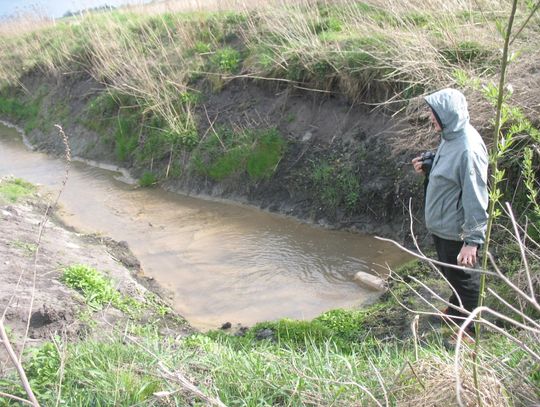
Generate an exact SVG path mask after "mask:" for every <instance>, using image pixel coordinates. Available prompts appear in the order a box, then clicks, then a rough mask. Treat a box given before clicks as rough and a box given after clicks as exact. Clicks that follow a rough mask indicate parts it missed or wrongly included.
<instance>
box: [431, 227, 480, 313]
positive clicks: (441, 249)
mask: <svg viewBox="0 0 540 407" xmlns="http://www.w3.org/2000/svg"><path fill="white" fill-rule="evenodd" d="M433 239H434V241H435V249H436V250H437V256H438V257H439V260H440V261H442V262H443V263H448V264H454V265H457V256H458V254H459V252H460V250H461V248H462V247H463V242H457V241H454V240H447V239H442V238H440V237H438V236H435V235H433ZM439 269H440V270H441V272H442V273H443V275H444V276H445V277H446V279H447V280H448V281H449V282H450V284H451V285H452V287H454V290H455V291H456V293H457V294H458V295H459V298H461V302H462V304H463V307H464V308H465V309H466V310H467V311H472V310H473V309H475V308H476V307H477V305H478V297H479V294H480V273H475V272H471V271H465V270H459V269H455V268H452V267H443V266H439ZM456 293H454V292H453V293H452V295H451V296H450V303H451V304H453V305H456V306H459V300H458V298H457V297H456ZM448 314H449V315H454V316H458V317H463V316H464V315H462V314H461V313H460V312H459V311H457V310H455V309H452V308H449V309H448Z"/></svg>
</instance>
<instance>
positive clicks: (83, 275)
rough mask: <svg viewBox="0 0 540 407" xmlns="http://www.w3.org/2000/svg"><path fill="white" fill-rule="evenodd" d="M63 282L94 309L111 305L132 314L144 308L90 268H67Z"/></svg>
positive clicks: (79, 265) (77, 266) (77, 265)
mask: <svg viewBox="0 0 540 407" xmlns="http://www.w3.org/2000/svg"><path fill="white" fill-rule="evenodd" d="M62 281H63V282H64V284H66V285H67V286H68V287H71V288H73V289H75V290H77V291H79V292H80V293H81V294H82V296H83V297H84V299H85V301H86V303H87V304H88V305H89V306H90V307H91V308H92V309H101V308H103V306H105V305H108V304H110V305H113V306H114V307H116V308H118V309H119V310H121V311H124V312H126V313H128V314H131V313H133V312H134V311H137V310H139V309H141V307H142V305H141V304H140V303H138V302H137V301H135V300H134V299H132V298H130V297H126V296H124V295H122V294H120V293H119V292H118V290H116V288H114V286H113V283H112V281H111V280H110V279H108V278H106V277H105V276H104V275H103V274H102V273H100V272H99V271H97V270H96V269H94V268H92V267H89V266H85V265H82V264H76V265H72V266H69V267H66V268H65V269H64V271H63V274H62Z"/></svg>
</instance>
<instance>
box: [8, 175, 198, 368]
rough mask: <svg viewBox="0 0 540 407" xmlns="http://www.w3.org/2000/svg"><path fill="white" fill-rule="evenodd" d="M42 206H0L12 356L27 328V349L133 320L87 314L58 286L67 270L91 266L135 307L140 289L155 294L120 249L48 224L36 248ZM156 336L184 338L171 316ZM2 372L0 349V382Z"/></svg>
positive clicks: (106, 312) (33, 202)
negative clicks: (111, 282)
mask: <svg viewBox="0 0 540 407" xmlns="http://www.w3.org/2000/svg"><path fill="white" fill-rule="evenodd" d="M0 182H2V180H1V179H0ZM46 200H47V199H46V198H44V197H42V196H40V195H35V196H32V197H31V198H28V199H24V200H21V201H19V202H17V203H14V204H6V203H3V202H2V200H0V281H1V282H2V283H1V284H0V313H2V314H4V313H5V325H6V328H7V331H8V334H9V336H10V339H11V341H12V342H13V345H14V347H15V348H16V349H20V347H21V344H22V341H23V338H24V335H25V331H26V329H27V325H28V327H29V330H28V339H27V346H36V345H39V344H41V343H43V342H45V341H48V340H51V338H52V336H53V335H60V336H63V337H64V338H65V339H66V340H68V341H73V340H77V339H78V338H83V337H88V336H89V335H93V336H104V335H107V333H108V332H110V331H112V330H113V329H115V328H116V329H119V328H121V327H122V325H125V324H126V323H128V321H132V320H133V316H131V317H128V316H127V315H125V314H124V313H122V312H121V311H119V310H118V309H116V308H113V307H112V306H109V307H104V309H103V310H100V311H92V310H90V309H89V308H88V306H87V305H86V304H85V302H84V299H83V297H82V296H81V295H80V294H79V293H78V292H76V291H75V290H73V289H71V288H68V287H67V286H66V285H64V284H63V283H62V282H61V280H60V277H61V275H62V273H63V269H64V268H65V267H67V266H70V265H74V264H84V265H87V266H90V267H93V268H95V269H97V270H98V271H100V272H102V273H103V274H105V275H106V276H108V277H110V278H111V279H112V281H113V282H114V285H115V287H116V288H117V289H118V290H119V291H120V293H121V294H123V295H125V296H129V297H132V298H134V299H136V300H138V301H141V302H145V301H147V297H148V292H149V290H148V288H150V289H151V291H157V287H153V283H152V281H151V280H148V279H146V278H144V277H142V276H141V270H140V265H139V262H138V261H137V259H136V258H134V257H133V255H132V254H131V252H130V251H129V248H128V247H127V245H126V244H125V243H123V242H114V241H112V240H111V239H108V238H103V237H99V236H89V235H81V234H78V233H76V232H75V231H72V230H69V228H67V227H66V226H64V225H62V224H61V223H60V222H59V221H57V220H54V219H49V220H48V221H47V222H46V224H45V227H44V228H43V233H42V239H41V242H40V244H39V247H38V244H37V243H38V236H39V229H40V225H41V223H42V222H43V220H44V213H45V209H46V204H45V203H44V202H45V201H46ZM34 283H35V284H34ZM162 294H163V293H162ZM32 298H33V303H32ZM30 307H31V308H32V311H31V312H29V309H30ZM152 313H153V311H152V310H150V311H148V312H147V313H146V314H145V315H142V316H141V321H139V322H140V323H143V324H144V323H145V321H150V320H152V317H153V316H152V315H151V314H152ZM28 320H29V324H28ZM152 322H153V323H154V322H155V320H152ZM160 329H162V330H167V333H170V334H174V335H183V334H186V333H187V332H190V331H192V328H191V327H189V326H188V325H187V323H186V322H185V320H183V319H182V318H180V317H179V316H177V315H173V314H172V313H170V314H167V317H166V318H161V319H160ZM9 368H10V367H9V363H8V362H7V355H6V354H5V352H4V349H3V347H0V376H2V375H3V374H4V373H5V372H6V371H7V369H9Z"/></svg>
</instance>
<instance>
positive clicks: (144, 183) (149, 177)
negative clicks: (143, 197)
mask: <svg viewBox="0 0 540 407" xmlns="http://www.w3.org/2000/svg"><path fill="white" fill-rule="evenodd" d="M157 181H158V179H157V177H156V176H155V174H153V173H151V172H149V171H145V172H144V173H143V175H142V176H141V178H140V179H139V185H140V186H141V187H150V186H153V185H156V183H157Z"/></svg>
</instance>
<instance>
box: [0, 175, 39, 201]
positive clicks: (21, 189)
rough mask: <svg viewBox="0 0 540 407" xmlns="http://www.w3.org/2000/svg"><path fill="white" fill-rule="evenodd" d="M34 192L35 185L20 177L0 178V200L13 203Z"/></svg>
mask: <svg viewBox="0 0 540 407" xmlns="http://www.w3.org/2000/svg"><path fill="white" fill-rule="evenodd" d="M35 192H36V187H35V186H34V185H32V184H31V183H29V182H27V181H24V180H22V179H20V178H7V179H6V178H4V179H1V180H0V201H3V202H6V203H15V202H17V201H19V200H21V199H23V198H26V197H29V196H31V195H32V194H34V193H35Z"/></svg>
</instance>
